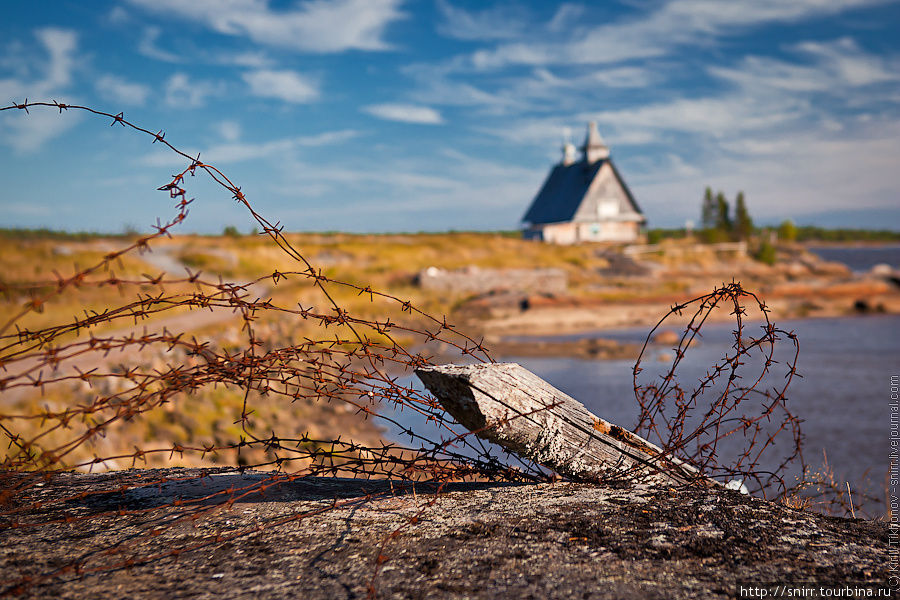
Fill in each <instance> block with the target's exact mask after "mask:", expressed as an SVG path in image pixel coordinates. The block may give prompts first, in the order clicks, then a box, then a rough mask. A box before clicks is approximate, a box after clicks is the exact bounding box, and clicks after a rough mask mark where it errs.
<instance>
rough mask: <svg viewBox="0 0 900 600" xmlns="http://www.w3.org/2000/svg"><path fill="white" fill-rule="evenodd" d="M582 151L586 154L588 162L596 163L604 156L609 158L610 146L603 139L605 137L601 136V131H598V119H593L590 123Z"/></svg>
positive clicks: (585, 157)
mask: <svg viewBox="0 0 900 600" xmlns="http://www.w3.org/2000/svg"><path fill="white" fill-rule="evenodd" d="M581 152H582V153H583V154H584V160H585V162H587V163H588V164H591V163H595V162H597V161H598V160H602V159H604V158H609V147H608V146H607V145H606V142H604V141H603V138H601V137H600V132H599V131H597V122H596V121H591V122H590V123H589V124H588V132H587V137H585V138H584V145H583V146H582V147H581Z"/></svg>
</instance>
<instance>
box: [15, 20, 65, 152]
mask: <svg viewBox="0 0 900 600" xmlns="http://www.w3.org/2000/svg"><path fill="white" fill-rule="evenodd" d="M34 36H35V38H36V39H37V40H38V42H39V43H40V45H41V46H42V48H43V50H44V52H45V53H46V56H47V59H46V60H41V59H40V58H35V57H34V56H32V55H29V54H26V55H25V56H26V61H27V64H26V65H24V68H23V70H22V72H21V73H20V75H19V76H14V77H10V78H7V79H0V98H3V100H2V101H4V102H10V101H13V100H19V101H21V100H24V99H25V98H26V97H28V98H32V99H34V98H49V97H53V98H55V99H57V100H59V101H64V102H65V101H70V100H69V99H68V98H67V95H68V94H67V91H68V88H69V87H70V86H71V84H72V82H73V72H74V70H75V69H76V68H77V64H76V57H75V53H76V50H77V47H78V36H77V34H76V33H75V32H74V31H72V30H69V29H60V28H54V27H48V28H43V29H37V30H35V31H34ZM25 73H37V75H36V76H33V77H28V76H22V75H24V74H25ZM77 122H78V119H77V118H61V117H59V115H53V114H49V113H46V112H38V111H35V112H34V114H31V115H28V116H27V117H23V116H21V115H18V114H8V113H7V114H5V115H4V116H3V117H2V119H0V132H2V135H0V140H3V143H5V144H7V145H9V146H11V147H12V148H13V149H15V150H16V151H17V152H33V151H35V150H38V149H39V148H41V146H43V145H44V144H45V143H46V142H48V141H49V140H51V139H53V138H55V137H57V136H59V135H61V134H62V133H63V132H65V131H67V130H68V129H70V128H72V127H74V126H75V124H76V123H77Z"/></svg>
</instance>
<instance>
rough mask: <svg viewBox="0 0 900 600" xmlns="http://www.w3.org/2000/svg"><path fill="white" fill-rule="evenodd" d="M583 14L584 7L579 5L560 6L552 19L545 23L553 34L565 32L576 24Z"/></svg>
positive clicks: (565, 4) (566, 4)
mask: <svg viewBox="0 0 900 600" xmlns="http://www.w3.org/2000/svg"><path fill="white" fill-rule="evenodd" d="M583 14H584V6H582V5H580V4H568V3H564V4H561V5H560V6H559V8H557V9H556V12H555V13H554V14H553V18H552V19H550V22H549V23H547V29H549V30H550V31H554V32H560V31H567V30H569V29H571V28H572V27H573V26H574V25H575V24H576V22H577V21H578V19H579V18H581V15H583Z"/></svg>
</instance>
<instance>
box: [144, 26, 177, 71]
mask: <svg viewBox="0 0 900 600" xmlns="http://www.w3.org/2000/svg"><path fill="white" fill-rule="evenodd" d="M160 35H162V31H161V30H160V28H159V27H145V28H144V32H143V33H142V34H141V40H140V41H139V42H138V52H140V53H141V54H143V55H144V56H146V57H148V58H154V59H156V60H161V61H163V62H170V63H180V62H182V61H181V57H180V56H178V55H177V54H174V53H172V52H169V51H168V50H163V49H162V48H159V47H158V46H157V44H156V40H158V39H159V36H160Z"/></svg>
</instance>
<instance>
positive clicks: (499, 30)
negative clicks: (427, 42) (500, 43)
mask: <svg viewBox="0 0 900 600" xmlns="http://www.w3.org/2000/svg"><path fill="white" fill-rule="evenodd" d="M437 8H438V11H439V12H440V14H441V17H442V18H443V20H442V21H441V22H440V23H438V26H437V30H438V33H440V34H441V35H445V36H447V37H452V38H456V39H459V40H504V39H511V38H515V37H519V36H520V35H522V34H523V33H524V31H525V29H526V26H525V19H524V17H525V15H524V14H523V13H524V12H525V9H524V8H523V7H522V6H521V5H518V6H514V5H507V6H494V7H491V8H487V9H483V10H480V11H478V12H475V11H467V10H463V9H460V8H457V7H455V6H453V5H452V4H450V2H448V1H447V0H437Z"/></svg>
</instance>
